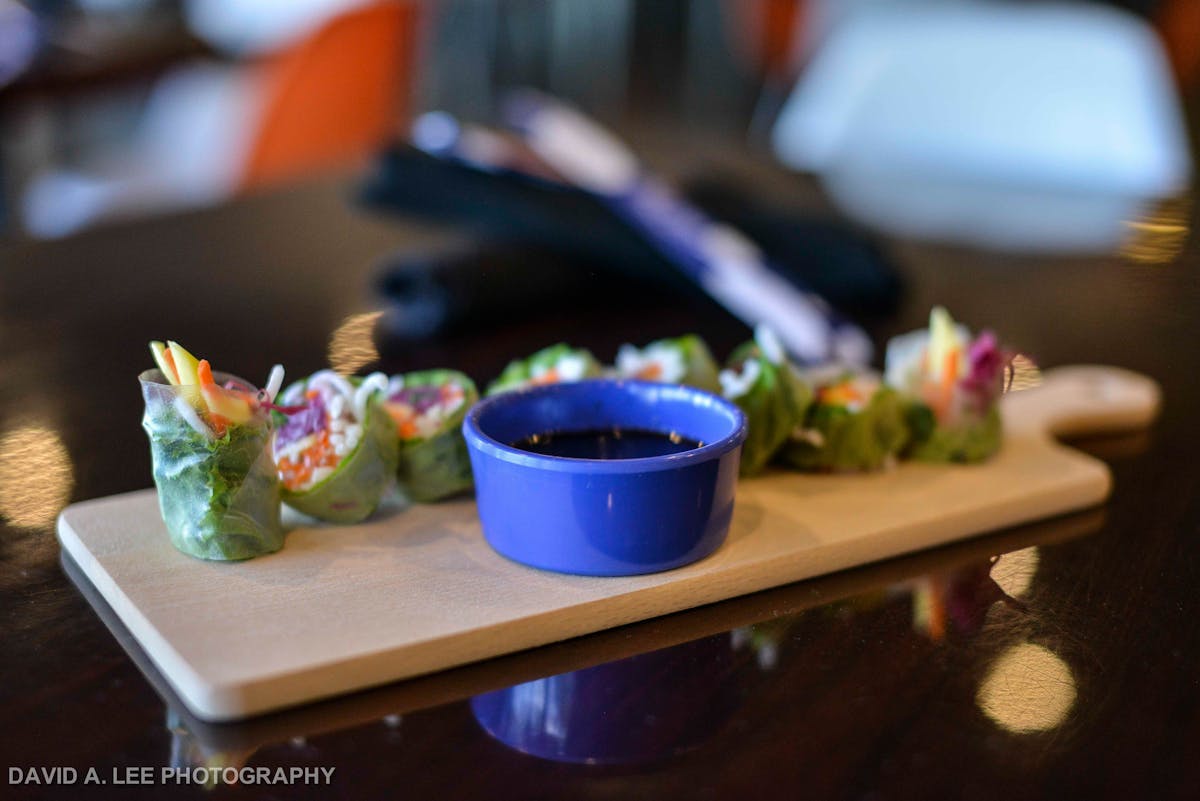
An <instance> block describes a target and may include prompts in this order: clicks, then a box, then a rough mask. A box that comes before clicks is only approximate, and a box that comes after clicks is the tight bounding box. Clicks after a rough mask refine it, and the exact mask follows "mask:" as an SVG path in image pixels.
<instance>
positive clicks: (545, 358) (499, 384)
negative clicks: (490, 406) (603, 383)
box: [487, 343, 602, 395]
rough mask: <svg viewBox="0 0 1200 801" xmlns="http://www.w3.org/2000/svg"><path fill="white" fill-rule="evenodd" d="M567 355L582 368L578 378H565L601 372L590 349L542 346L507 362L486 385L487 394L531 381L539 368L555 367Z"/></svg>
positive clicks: (583, 376) (515, 387)
mask: <svg viewBox="0 0 1200 801" xmlns="http://www.w3.org/2000/svg"><path fill="white" fill-rule="evenodd" d="M567 357H575V358H577V359H579V361H580V362H581V367H582V369H581V371H580V375H579V376H578V378H576V377H571V378H568V379H565V380H569V381H577V380H579V379H583V378H595V377H597V376H599V375H600V374H601V373H602V370H601V367H600V362H598V361H596V357H595V356H593V355H592V353H591V351H589V350H586V349H585V348H572V347H571V346H570V345H566V344H563V343H559V344H557V345H551V346H550V347H548V348H542V349H541V350H539V351H538V352H537V353H535V354H533V355H532V356H530V357H529V358H527V359H514V360H513V361H511V362H509V363H508V366H507V367H505V368H504V372H502V373H501V374H500V377H499V378H497V379H496V380H495V381H493V382H492V383H491V384H489V385H488V388H487V394H488V395H497V394H499V393H501V392H507V391H509V390H511V389H519V388H521V387H523V386H525V385H526V384H528V383H529V382H530V381H532V380H533V378H534V376H535V375H537V374H538V372H539V371H540V370H543V369H544V370H549V369H552V368H555V367H556V366H557V365H558V364H559V363H560V362H561V361H562V360H563V359H564V358H567Z"/></svg>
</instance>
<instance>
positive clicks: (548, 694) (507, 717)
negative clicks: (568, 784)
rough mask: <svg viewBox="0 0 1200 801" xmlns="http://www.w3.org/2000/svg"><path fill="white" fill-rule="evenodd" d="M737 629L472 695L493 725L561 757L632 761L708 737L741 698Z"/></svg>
mask: <svg viewBox="0 0 1200 801" xmlns="http://www.w3.org/2000/svg"><path fill="white" fill-rule="evenodd" d="M736 667H737V662H736V661H735V659H734V650H733V646H732V643H731V641H730V638H729V637H728V636H725V635H714V636H711V637H705V638H703V639H700V640H694V641H692V642H688V643H683V644H682V645H676V646H673V647H671V648H663V649H661V650H658V651H652V652H650V653H646V654H638V655H636V656H631V657H628V658H626V659H620V660H617V661H616V662H609V663H607V664H604V665H596V666H595V667H590V668H586V669H584V670H575V671H571V672H569V673H561V674H559V675H557V676H548V677H546V678H543V679H537V680H535V681H530V682H525V683H523V684H518V685H515V686H513V687H506V688H505V689H503V690H496V691H494V692H490V693H484V694H483V695H477V696H475V697H474V698H472V699H471V711H472V712H473V713H474V715H475V720H476V721H478V722H479V725H480V726H482V727H483V729H484V731H486V732H487V733H488V734H490V735H491V736H492V737H494V738H496V739H497V740H499V741H500V742H502V743H504V744H505V745H507V746H508V747H510V748H513V749H515V750H517V751H520V752H521V753H524V754H530V755H532V756H536V757H541V758H542V759H549V760H553V761H555V762H582V763H587V764H628V763H636V762H645V761H651V760H655V759H661V758H664V757H668V756H673V755H676V754H680V753H683V752H685V751H689V750H691V749H693V748H695V747H697V746H698V745H700V744H701V743H702V742H703V741H704V740H705V739H707V738H708V737H709V736H710V735H712V734H713V733H714V732H715V731H716V730H717V729H719V728H720V726H721V724H722V723H724V722H725V721H726V719H727V718H728V717H729V715H730V713H731V712H732V711H733V709H734V708H735V706H736V696H735V694H734V683H733V682H732V681H730V679H731V677H732V675H733V674H734V672H735V669H736Z"/></svg>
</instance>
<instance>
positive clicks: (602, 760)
mask: <svg viewBox="0 0 1200 801" xmlns="http://www.w3.org/2000/svg"><path fill="white" fill-rule="evenodd" d="M1103 520H1104V513H1103V511H1102V510H1092V511H1089V512H1085V513H1081V514H1077V515H1070V516H1067V517H1064V518H1058V519H1055V520H1050V521H1046V522H1043V523H1039V524H1036V525H1032V526H1027V527H1024V528H1022V529H1018V530H1016V531H1012V532H1008V533H1004V534H999V535H996V536H993V537H986V538H981V539H977V540H971V541H967V542H962V543H957V544H955V545H952V546H949V547H947V548H942V549H939V550H936V551H931V552H925V553H919V554H915V555H912V556H909V557H905V558H901V559H894V560H890V561H888V562H884V563H880V564H876V565H870V566H866V567H863V568H859V569H856V570H852V571H846V572H844V573H839V574H835V575H832V576H826V577H823V578H819V579H815V580H811V581H804V582H798V583H796V584H792V585H788V586H785V587H779V588H776V589H773V590H768V591H765V592H761V593H756V594H754V595H750V596H744V597H741V598H735V599H731V600H729V601H725V602H722V603H718V604H713V605H711V606H708V607H703V608H700V609H695V610H691V611H688V612H682V613H678V614H676V615H671V616H668V617H667V618H660V619H657V620H651V621H645V622H643V623H638V624H633V625H630V626H625V627H622V628H618V629H612V630H608V631H603V632H599V633H597V634H593V635H589V636H587V637H583V638H579V639H576V640H572V641H569V642H567V643H562V644H558V645H551V646H546V647H543V648H537V649H534V650H532V651H527V652H523V653H518V654H513V655H510V656H506V657H501V658H498V659H494V660H490V661H488V662H484V663H479V664H474V665H468V666H465V667H462V668H457V669H453V670H449V671H443V672H441V673H437V674H433V675H431V676H427V677H424V678H418V679H414V680H410V681H405V682H399V683H396V684H392V685H387V686H385V687H381V688H378V689H376V690H370V691H366V692H361V693H356V694H353V695H349V696H345V697H342V698H338V699H334V700H330V701H324V702H319V703H314V704H310V705H307V706H302V707H298V708H296V709H292V710H285V711H283V712H279V713H274V714H270V715H266V716H261V717H257V718H251V719H249V720H246V721H242V722H239V723H234V724H213V723H208V722H205V721H202V720H199V719H197V718H196V717H195V716H193V715H192V714H191V713H190V712H189V711H188V710H187V709H186V708H185V707H184V706H183V705H182V702H180V701H179V699H178V698H177V697H176V696H175V695H174V693H173V692H172V690H171V689H170V687H169V686H168V685H167V683H166V682H165V680H164V679H163V678H162V676H161V675H160V674H159V673H158V671H157V669H156V668H155V667H154V666H153V664H152V663H151V662H150V660H149V657H148V656H147V655H146V654H145V653H144V652H143V651H142V650H141V648H140V647H139V646H138V645H137V643H136V641H134V640H133V638H132V636H131V635H130V634H129V633H128V632H127V631H126V630H125V629H124V626H123V624H121V622H120V621H119V619H118V618H117V617H116V615H115V614H114V613H113V612H112V610H111V609H110V608H108V606H107V604H105V602H104V601H103V599H102V598H101V597H100V596H99V594H98V593H96V592H95V590H94V589H93V588H92V587H91V586H90V584H89V583H88V582H87V579H86V578H84V577H83V576H82V574H81V573H80V572H79V570H78V568H77V567H75V566H74V564H73V563H72V562H71V561H70V559H69V557H65V556H64V558H63V566H64V568H65V570H66V572H67V575H68V576H69V577H70V578H72V580H73V581H74V582H75V583H76V585H77V586H78V587H79V589H80V590H81V591H82V592H83V594H84V595H85V597H87V599H88V600H89V602H90V603H91V604H92V605H93V606H94V607H95V608H96V612H97V614H98V615H99V616H100V618H101V620H103V621H104V622H105V623H106V624H107V625H108V627H109V628H110V629H111V630H112V632H113V634H114V635H115V636H116V638H117V640H118V641H119V642H120V644H121V645H122V646H123V647H124V648H125V649H126V651H128V653H129V655H130V656H131V657H132V658H133V661H134V662H135V663H136V664H137V666H138V668H139V669H140V670H141V671H142V672H143V674H145V676H146V678H147V679H148V680H149V681H150V683H151V685H152V686H153V687H154V688H155V690H156V691H157V692H158V694H159V695H160V696H161V697H162V698H163V699H164V701H165V702H166V709H165V714H166V720H165V723H166V730H167V732H168V733H169V735H170V741H171V767H175V768H196V769H199V768H208V769H213V768H227V767H230V768H240V767H244V766H259V765H273V764H276V763H277V762H287V763H288V764H290V761H296V760H303V761H305V762H306V764H307V762H311V761H313V760H314V759H316V758H317V757H318V756H319V755H320V754H322V753H323V750H322V746H321V745H320V743H322V742H323V740H322V739H321V738H323V737H324V736H326V735H329V734H332V733H335V732H336V733H338V734H339V736H340V737H343V738H345V737H349V738H353V737H355V736H358V737H360V738H361V742H362V743H364V744H366V743H370V744H371V745H370V746H366V745H364V747H378V746H377V745H376V744H377V743H380V742H383V743H385V744H386V745H387V746H389V747H394V748H399V749H401V753H404V752H405V751H406V749H411V748H413V747H417V748H418V750H419V749H420V747H421V746H419V745H418V744H419V743H421V742H422V741H423V740H424V739H425V738H427V737H429V736H431V735H432V734H433V733H432V732H431V731H430V730H429V729H428V721H429V719H430V717H429V716H428V715H426V714H425V711H426V710H433V709H434V708H438V707H440V708H441V709H442V710H444V712H443V714H450V715H454V714H462V715H464V716H465V717H466V719H467V720H472V719H473V723H474V727H475V731H476V733H477V737H475V738H471V737H470V736H469V735H468V736H466V737H463V736H462V735H459V736H458V738H457V739H456V742H458V744H459V745H458V747H460V748H461V749H462V750H463V753H464V754H468V755H470V754H476V755H478V754H482V753H485V752H484V751H482V750H481V748H482V745H481V743H484V742H487V741H488V740H489V738H490V739H491V740H494V741H497V742H499V743H502V744H503V745H504V746H506V747H507V748H508V749H511V750H512V751H514V752H519V753H521V754H527V755H531V756H534V757H537V758H539V759H540V760H545V761H550V762H556V763H563V764H566V765H573V766H577V768H579V769H584V768H585V766H587V765H596V766H597V767H599V766H601V765H608V766H619V765H640V766H646V765H656V766H657V765H666V764H668V763H670V764H675V763H676V760H678V759H682V758H686V757H685V755H687V754H691V755H692V756H693V757H694V756H695V755H696V754H703V753H706V751H709V750H713V751H723V750H724V749H727V748H729V747H733V746H732V743H733V742H737V741H740V738H742V737H744V732H742V733H739V731H740V730H739V729H738V728H737V724H736V721H737V718H738V716H739V715H741V714H743V713H745V712H746V711H747V710H752V709H755V708H757V707H759V706H760V705H762V704H763V703H767V704H768V705H769V704H770V703H771V701H770V700H769V699H771V698H773V697H778V696H779V693H780V692H783V693H784V694H785V695H786V697H789V698H808V699H821V701H820V702H819V703H817V704H816V706H814V707H813V709H812V710H811V714H813V715H815V716H817V717H816V718H814V719H820V718H821V709H822V708H824V706H825V705H827V704H829V703H834V704H835V705H836V704H837V703H838V702H837V699H838V698H846V697H853V698H857V699H867V698H872V697H875V695H876V694H878V693H887V692H890V690H889V689H888V687H889V686H890V684H891V682H892V681H893V680H894V676H892V675H891V674H890V673H888V672H887V671H884V672H882V673H879V674H874V673H869V674H867V676H866V677H864V675H862V674H854V673H851V674H843V673H842V672H841V671H831V669H830V665H831V664H832V663H833V661H836V659H837V658H838V655H839V654H841V653H842V651H843V650H846V649H849V651H851V652H852V651H855V650H857V649H858V648H859V644H858V643H860V642H861V640H860V638H861V637H862V636H869V637H871V638H872V639H873V640H877V641H879V642H884V641H886V642H889V643H891V644H892V645H891V647H892V648H899V650H898V651H895V652H894V653H893V656H903V655H904V654H908V655H909V657H915V658H916V659H917V660H918V661H917V662H912V659H911V658H909V657H905V658H902V659H901V662H905V663H907V664H908V668H904V669H907V670H911V669H914V667H915V666H917V665H922V664H923V665H924V666H925V668H924V670H931V671H933V672H938V671H940V670H944V669H946V668H945V665H947V664H949V663H955V664H957V665H958V667H957V668H954V675H955V676H956V678H955V679H954V682H953V683H954V684H963V685H964V688H965V689H968V692H966V693H963V694H954V693H951V694H949V695H946V696H945V697H944V698H943V702H945V703H952V704H954V705H955V706H956V707H957V708H958V709H959V712H958V713H957V716H958V718H959V720H974V721H977V722H978V724H979V725H981V726H983V727H993V726H994V727H996V729H998V730H1000V731H1002V732H1005V733H1008V734H1010V735H1013V736H1014V737H1026V736H1028V735H1035V734H1038V733H1045V732H1048V731H1050V730H1053V729H1056V728H1061V727H1065V726H1066V725H1067V724H1068V723H1069V722H1070V721H1072V720H1073V719H1076V718H1079V717H1080V712H1079V710H1082V709H1083V708H1084V701H1083V699H1082V698H1081V697H1078V696H1079V694H1080V692H1081V691H1080V690H1079V689H1078V687H1080V686H1081V683H1082V678H1083V677H1085V675H1086V673H1087V670H1088V668H1089V667H1090V666H1089V665H1088V664H1075V663H1076V662H1078V661H1079V659H1080V658H1079V655H1078V654H1076V653H1075V652H1074V651H1071V650H1070V648H1059V647H1057V643H1058V642H1059V641H1061V640H1062V636H1061V632H1059V631H1058V629H1057V623H1056V622H1055V616H1054V613H1053V610H1048V609H1044V608H1042V607H1043V605H1042V604H1041V603H1040V602H1039V601H1038V597H1039V591H1040V589H1044V586H1045V582H1046V581H1047V580H1048V579H1046V578H1043V576H1042V572H1043V565H1044V564H1045V563H1046V562H1047V561H1049V562H1051V563H1053V561H1054V559H1055V556H1045V554H1046V553H1048V552H1050V551H1053V550H1055V549H1057V548H1058V547H1059V546H1060V545H1061V544H1062V543H1064V542H1065V541H1067V540H1072V539H1075V538H1078V537H1081V536H1085V535H1087V534H1090V533H1091V532H1093V531H1095V530H1096V529H1098V528H1099V527H1100V526H1101V524H1102V523H1103ZM995 554H1000V556H998V557H997V556H995ZM897 669H900V668H897ZM872 675H877V680H876V679H873V678H870V676H872ZM864 680H865V681H866V682H867V683H866V684H863V683H862V682H863V681H864ZM846 693H851V696H847V695H846ZM456 709H457V712H455V710H456ZM856 725H858V724H856ZM352 732H358V734H357V735H355V734H353V733H352ZM380 732H382V733H383V737H382V740H381V739H380ZM825 736H827V737H832V738H834V739H836V738H837V737H838V736H840V735H839V733H838V731H837V730H829V731H826V732H825ZM1015 742H1017V741H1014V743H1015ZM1030 742H1034V743H1036V742H1037V741H1036V740H1031V741H1030ZM693 752H694V753H693ZM401 759H403V756H401ZM531 764H532V763H531ZM658 769H659V768H657V767H656V768H654V770H658ZM662 769H664V770H665V769H666V768H665V767H664V768H662ZM211 775H219V774H211Z"/></svg>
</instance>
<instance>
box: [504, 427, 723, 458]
mask: <svg viewBox="0 0 1200 801" xmlns="http://www.w3.org/2000/svg"><path fill="white" fill-rule="evenodd" d="M702 445H704V443H703V442H698V441H696V440H694V439H688V438H687V437H684V436H681V435H680V434H676V433H675V432H673V431H672V432H671V433H669V434H664V433H662V432H661V431H645V430H643V429H639V428H605V429H600V430H593V431H561V432H551V433H548V434H534V435H533V436H532V437H526V438H525V439H523V440H520V441H519V442H514V443H513V447H514V448H520V449H521V450H523V451H529V452H530V453H540V454H542V455H544V456H562V457H566V458H568V459H647V458H650V457H652V456H670V455H671V454H674V453H683V452H685V451H690V450H694V449H696V448H699V447H701V446H702Z"/></svg>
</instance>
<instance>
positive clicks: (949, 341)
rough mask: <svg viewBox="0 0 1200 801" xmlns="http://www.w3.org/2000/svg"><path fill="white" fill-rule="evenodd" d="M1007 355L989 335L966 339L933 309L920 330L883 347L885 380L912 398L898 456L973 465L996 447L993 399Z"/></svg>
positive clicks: (999, 428)
mask: <svg viewBox="0 0 1200 801" xmlns="http://www.w3.org/2000/svg"><path fill="white" fill-rule="evenodd" d="M1011 362H1012V354H1011V353H1009V352H1008V351H1006V350H1004V349H1003V348H1001V347H1000V345H999V343H998V342H997V341H996V337H995V335H994V334H992V333H991V332H990V331H984V332H983V333H982V334H980V335H979V336H977V337H975V338H974V339H972V338H971V334H970V332H969V331H968V330H967V329H966V328H965V327H964V326H961V325H956V324H955V322H954V320H953V319H952V318H951V317H950V314H949V312H947V311H946V310H945V309H944V308H942V307H940V306H938V307H935V308H934V309H933V311H932V312H930V314H929V328H928V330H921V331H913V332H912V333H909V334H904V335H902V336H898V337H895V338H894V339H892V340H891V341H890V342H889V343H888V346H887V362H886V374H885V380H886V381H887V383H888V384H889V385H890V386H892V387H895V388H896V389H897V390H899V391H900V392H901V393H904V394H905V395H907V396H908V397H909V398H911V399H912V401H911V403H910V404H909V410H908V422H909V427H910V429H911V430H912V442H911V444H910V446H909V448H908V450H907V451H906V452H905V455H906V456H908V457H911V458H913V459H919V460H922V461H927V462H980V461H983V460H984V459H987V458H988V457H989V456H991V455H992V454H994V453H995V452H996V451H997V450H999V449H1000V443H1001V441H1002V439H1003V429H1002V425H1001V421H1000V410H999V408H998V404H997V401H998V400H999V398H1000V395H1001V394H1002V393H1003V391H1004V377H1005V374H1006V373H1007V371H1008V369H1009V365H1010V363H1011Z"/></svg>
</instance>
